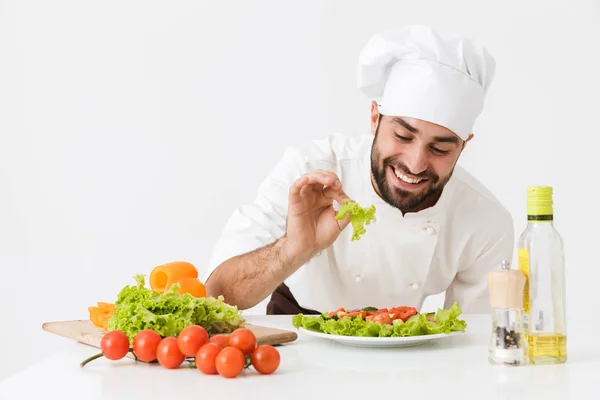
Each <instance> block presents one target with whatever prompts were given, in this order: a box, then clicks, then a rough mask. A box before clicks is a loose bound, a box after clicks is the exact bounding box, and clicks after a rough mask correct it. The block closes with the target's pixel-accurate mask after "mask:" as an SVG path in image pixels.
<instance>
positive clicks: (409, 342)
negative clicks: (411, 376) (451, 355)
mask: <svg viewBox="0 0 600 400" xmlns="http://www.w3.org/2000/svg"><path fill="white" fill-rule="evenodd" d="M300 330H301V331H302V332H304V333H306V334H307V335H310V336H314V337H318V338H322V339H327V340H332V341H334V342H337V343H341V344H344V345H347V346H355V347H411V346H418V345H421V344H424V343H427V342H430V341H432V340H439V339H444V338H449V337H452V336H457V335H464V334H465V333H464V332H450V333H439V334H435V335H421V336H404V337H362V336H342V335H330V334H327V333H321V332H315V331H310V330H308V329H304V328H303V327H300Z"/></svg>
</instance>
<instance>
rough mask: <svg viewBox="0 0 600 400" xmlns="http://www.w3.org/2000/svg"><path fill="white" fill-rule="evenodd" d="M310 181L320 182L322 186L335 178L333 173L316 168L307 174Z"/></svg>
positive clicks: (331, 182)
mask: <svg viewBox="0 0 600 400" xmlns="http://www.w3.org/2000/svg"><path fill="white" fill-rule="evenodd" d="M307 175H308V179H309V182H310V183H315V184H317V183H318V184H321V185H323V186H329V185H332V184H333V183H334V182H335V181H336V180H338V179H337V177H336V176H335V174H333V173H327V171H322V170H316V171H312V172H310V173H308V174H307Z"/></svg>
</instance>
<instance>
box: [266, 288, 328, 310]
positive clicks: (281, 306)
mask: <svg viewBox="0 0 600 400" xmlns="http://www.w3.org/2000/svg"><path fill="white" fill-rule="evenodd" d="M290 314H291V315H294V314H304V315H311V314H312V315H318V314H321V313H320V312H318V311H314V310H308V309H306V308H302V307H300V305H299V304H298V302H297V301H296V299H295V298H294V296H293V295H292V292H290V289H289V288H288V287H287V285H286V284H285V283H282V284H281V285H279V286H278V287H277V289H275V291H274V292H273V294H272V295H271V300H270V301H269V303H268V304H267V315H290Z"/></svg>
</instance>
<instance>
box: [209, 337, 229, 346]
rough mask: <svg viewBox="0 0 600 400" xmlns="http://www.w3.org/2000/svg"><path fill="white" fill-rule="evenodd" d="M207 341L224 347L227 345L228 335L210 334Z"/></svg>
mask: <svg viewBox="0 0 600 400" xmlns="http://www.w3.org/2000/svg"><path fill="white" fill-rule="evenodd" d="M208 341H209V342H210V343H215V344H218V345H219V346H221V347H222V348H225V347H227V346H229V336H228V335H215V336H211V337H210V339H208Z"/></svg>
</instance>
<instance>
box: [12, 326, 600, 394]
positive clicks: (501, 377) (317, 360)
mask: <svg viewBox="0 0 600 400" xmlns="http://www.w3.org/2000/svg"><path fill="white" fill-rule="evenodd" d="M462 317H463V318H464V319H465V320H466V321H467V323H468V327H467V331H468V334H467V335H464V336H460V337H449V338H444V339H442V340H439V341H433V342H429V343H428V344H425V345H421V346H418V347H409V348H402V349H400V348H397V349H366V348H355V347H347V346H344V345H341V344H337V343H334V342H331V341H328V340H323V339H319V338H314V337H311V336H308V335H306V334H304V333H303V332H299V337H298V340H297V341H295V342H293V343H291V344H287V345H284V346H280V347H278V349H279V351H280V353H281V365H280V367H279V369H278V370H277V371H276V372H275V374H273V375H259V374H258V373H256V372H255V371H254V370H252V371H244V373H243V375H241V376H240V377H238V378H235V379H226V378H223V377H221V376H218V375H217V376H208V375H203V374H202V373H200V372H199V371H198V370H196V369H190V368H181V369H177V370H167V369H165V368H163V367H161V366H159V365H156V364H153V365H149V364H143V363H135V362H134V361H133V360H131V359H124V360H120V361H109V360H106V359H104V358H100V359H98V360H95V361H93V362H92V363H90V364H88V365H87V366H85V367H84V368H80V367H79V363H80V362H81V361H82V360H84V359H85V358H86V357H88V356H90V355H92V354H95V353H97V352H98V350H97V349H95V348H92V347H89V346H86V345H83V344H79V343H76V342H72V345H71V346H69V347H68V348H67V349H66V350H62V351H60V352H57V353H55V354H54V355H52V356H50V357H48V358H46V359H43V360H41V361H39V362H37V363H36V364H33V365H32V366H30V367H29V368H27V369H25V370H23V371H21V372H19V373H17V374H15V375H13V376H10V377H8V378H6V379H5V380H3V381H2V382H0V399H2V400H16V399H34V398H49V399H50V398H51V399H55V398H56V399H61V400H67V399H78V400H79V399H81V400H84V399H85V400H93V399H107V400H108V399H111V400H116V399H138V398H139V399H145V400H153V399H156V400H158V399H161V400H162V399H173V398H187V399H207V398H212V399H234V398H244V399H245V398H260V399H285V400H292V399H302V400H309V399H336V398H340V399H354V398H362V399H377V398H379V399H381V398H396V399H400V398H406V396H411V398H419V399H429V398H431V399H455V398H456V399H507V400H508V399H510V400H515V399H532V398H540V399H542V398H543V399H578V400H579V399H600V391H599V389H598V388H599V387H600V346H599V345H598V344H597V343H598V342H597V341H596V337H597V335H598V332H599V328H600V324H599V323H598V322H595V321H597V320H596V319H595V318H593V317H591V320H590V321H589V322H586V321H580V322H578V323H577V324H572V326H570V327H569V328H570V330H569V335H568V340H569V341H568V351H569V360H568V361H567V363H566V364H563V365H549V366H533V365H528V366H521V367H504V366H493V365H491V364H489V363H488V361H487V343H488V339H489V335H490V330H491V328H490V319H489V318H490V317H489V316H482V315H463V316H462ZM246 318H247V320H248V321H249V322H251V323H254V324H259V325H265V326H273V327H279V328H284V329H292V330H293V329H294V328H293V326H292V325H291V317H290V316H255V315H249V316H247V317H246ZM65 340H68V339H65ZM59 396H60V397H59ZM333 396H335V397H333ZM412 396H415V397H412Z"/></svg>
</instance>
